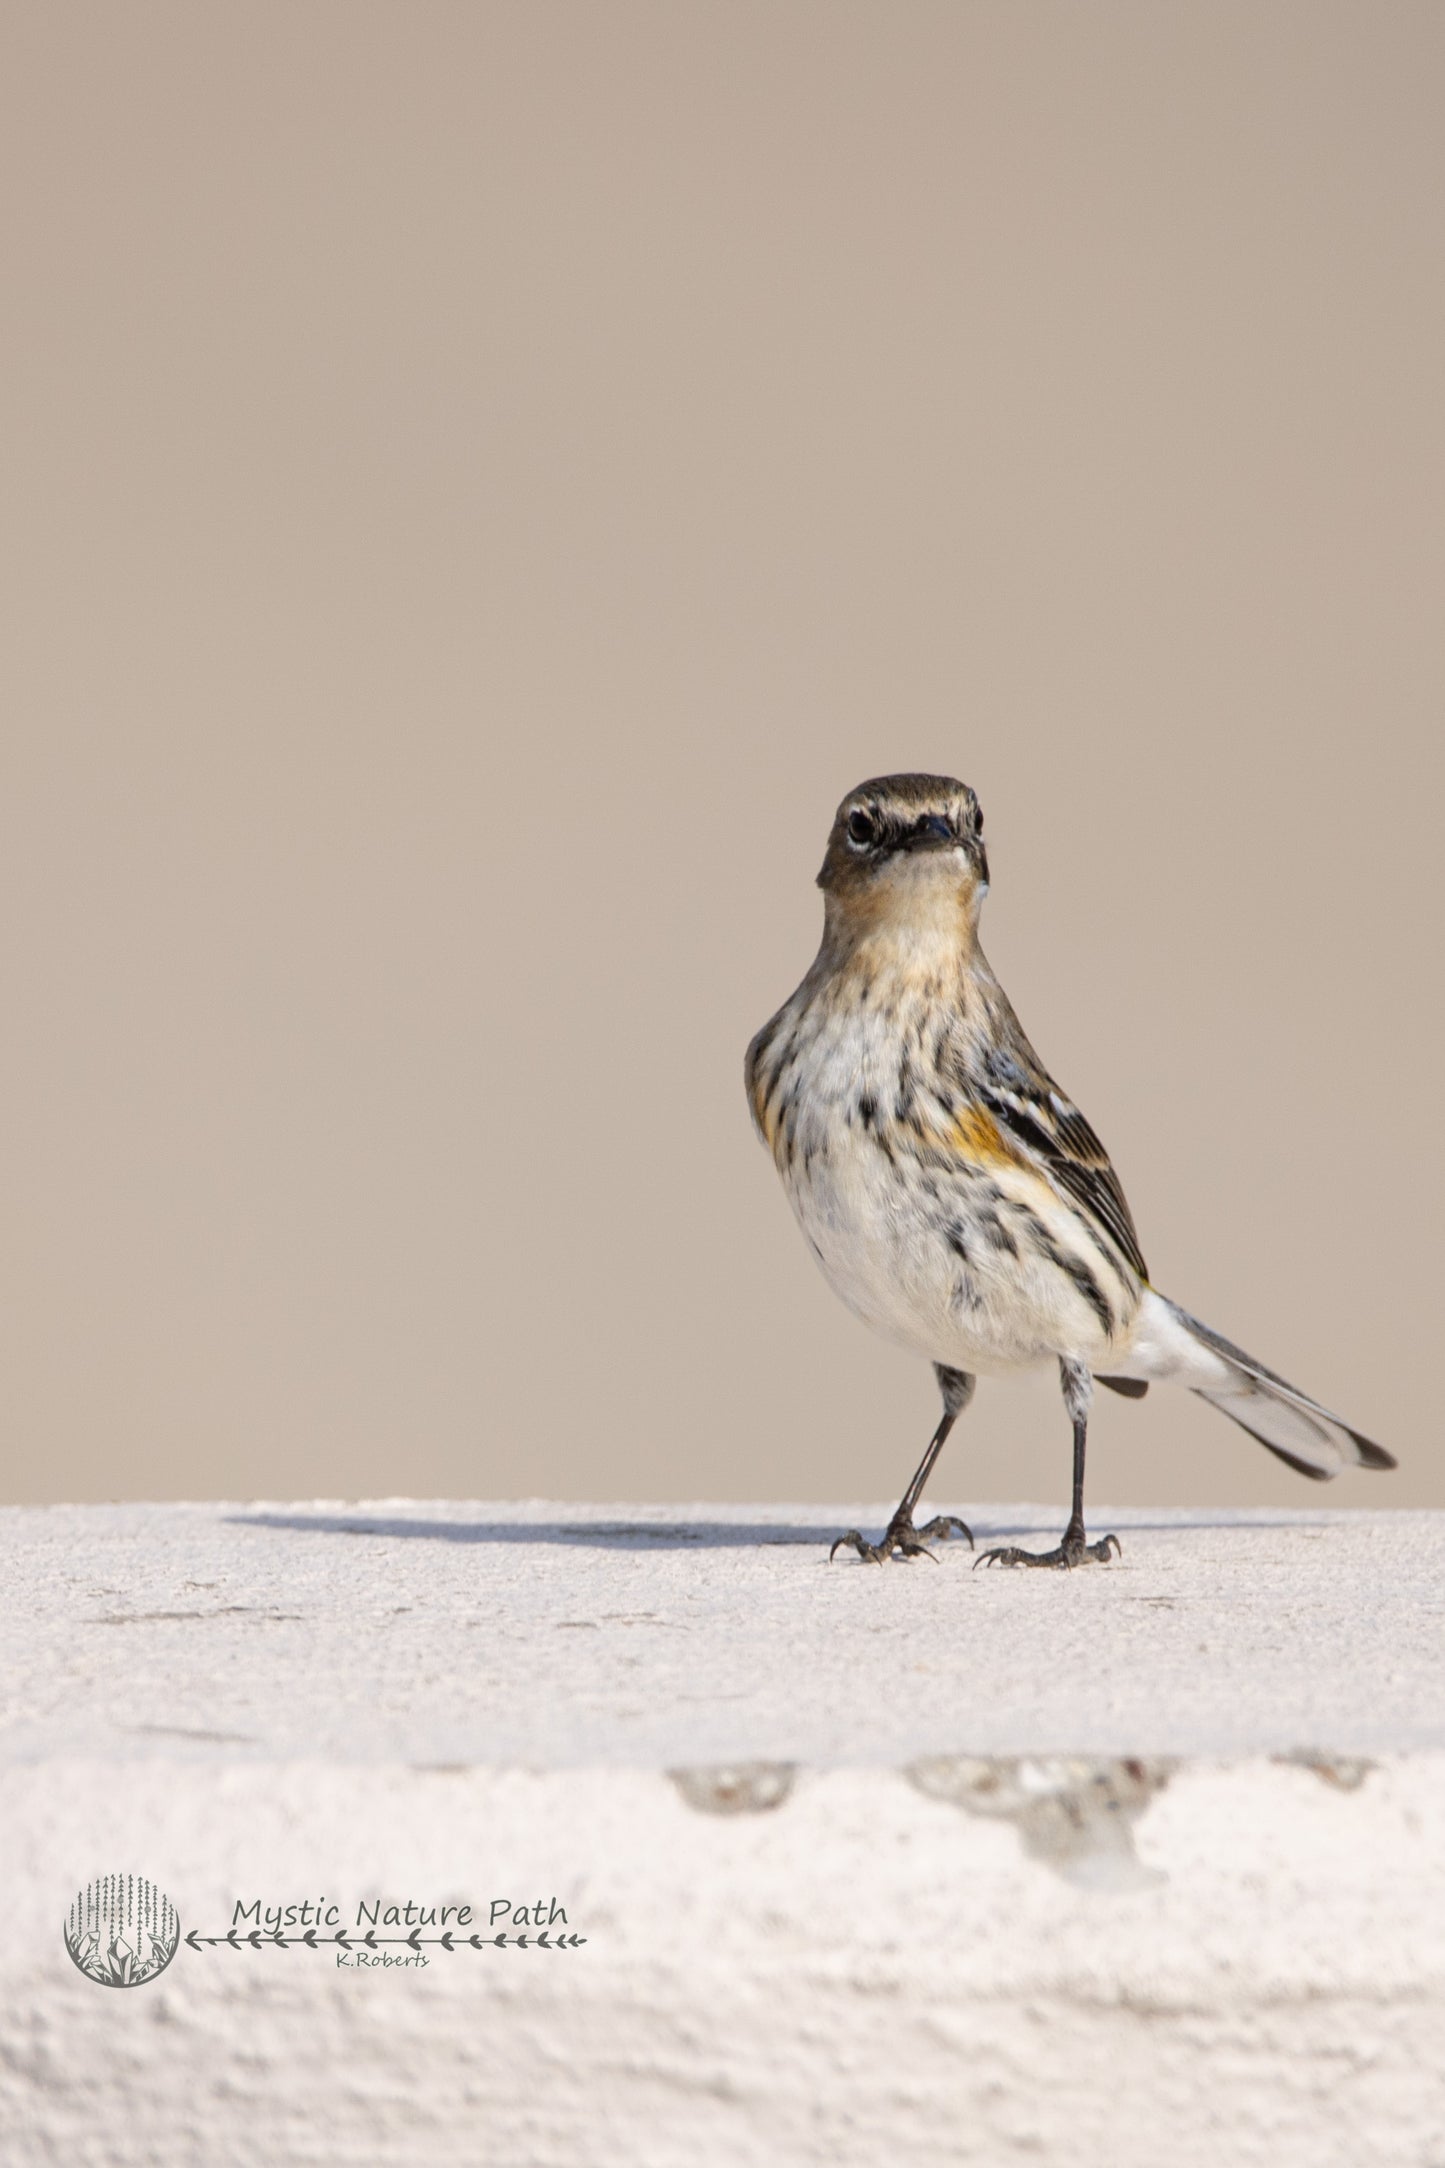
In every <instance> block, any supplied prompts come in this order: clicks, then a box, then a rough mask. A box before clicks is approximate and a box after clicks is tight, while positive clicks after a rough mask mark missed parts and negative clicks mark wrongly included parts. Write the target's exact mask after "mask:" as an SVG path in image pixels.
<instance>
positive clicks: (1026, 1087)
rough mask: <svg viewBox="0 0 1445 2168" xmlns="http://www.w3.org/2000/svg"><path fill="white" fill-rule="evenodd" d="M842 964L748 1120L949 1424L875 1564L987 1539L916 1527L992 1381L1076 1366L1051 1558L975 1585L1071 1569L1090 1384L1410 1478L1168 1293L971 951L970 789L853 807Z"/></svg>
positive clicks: (843, 1274)
mask: <svg viewBox="0 0 1445 2168" xmlns="http://www.w3.org/2000/svg"><path fill="white" fill-rule="evenodd" d="M818 886H819V887H820V888H821V889H822V891H823V895H824V899H825V904H824V922H823V944H822V947H821V948H820V949H819V951H818V955H817V958H816V960H815V962H814V964H813V966H812V969H811V970H810V971H809V973H808V975H807V977H806V978H805V979H804V980H803V983H802V985H801V986H800V987H799V988H798V990H797V992H796V993H795V994H794V995H793V996H792V998H791V1000H789V1001H786V1002H784V1004H783V1006H782V1008H781V1009H779V1011H778V1013H777V1015H776V1016H774V1017H772V1018H771V1019H770V1020H769V1022H768V1023H766V1024H764V1026H763V1028H762V1030H761V1031H760V1032H759V1033H758V1035H757V1037H756V1038H755V1039H754V1040H753V1042H752V1045H751V1046H750V1047H749V1048H748V1053H747V1066H746V1077H747V1088H748V1099H749V1101H750V1103H751V1106H752V1110H753V1118H754V1120H755V1121H756V1123H757V1126H758V1131H759V1134H760V1135H761V1136H762V1138H763V1139H764V1141H765V1142H766V1144H767V1145H768V1147H769V1149H770V1151H771V1152H772V1155H773V1159H774V1161H775V1163H776V1165H777V1169H778V1172H779V1174H780V1175H781V1176H782V1179H783V1187H784V1188H785V1189H786V1191H787V1193H788V1201H789V1203H790V1204H791V1205H792V1207H793V1210H794V1212H795V1213H796V1214H797V1218H798V1224H799V1226H800V1227H801V1228H802V1230H803V1233H804V1234H805V1235H806V1236H807V1239H808V1245H809V1247H810V1249H811V1250H812V1251H813V1254H814V1256H815V1257H816V1258H817V1260H818V1263H819V1264H820V1265H821V1267H822V1269H823V1272H824V1275H825V1277H826V1278H827V1280H828V1282H829V1284H830V1286H832V1287H833V1289H834V1290H835V1291H836V1292H837V1293H838V1294H839V1295H841V1296H842V1298H843V1300H844V1302H846V1303H847V1305H848V1307H849V1309H850V1310H852V1311H853V1312H854V1313H855V1315H856V1316H858V1317H861V1318H862V1319H863V1321H864V1323H865V1324H868V1325H872V1326H873V1327H874V1328H875V1329H876V1330H877V1331H879V1332H881V1333H882V1334H884V1336H885V1337H886V1338H887V1339H890V1340H893V1341H895V1342H897V1343H899V1344H900V1345H901V1346H903V1347H906V1348H911V1349H913V1350H915V1351H916V1352H917V1353H918V1354H920V1355H926V1356H928V1357H929V1358H930V1359H931V1360H932V1362H933V1367H934V1370H935V1372H936V1373H937V1377H938V1383H939V1387H940V1390H941V1391H942V1394H943V1419H942V1421H941V1422H940V1423H939V1425H938V1428H937V1430H936V1431H935V1432H934V1434H933V1437H932V1439H931V1440H930V1441H929V1445H928V1450H927V1451H926V1452H925V1454H924V1456H923V1459H922V1461H921V1462H920V1464H919V1467H918V1470H917V1472H916V1474H915V1475H914V1478H913V1481H912V1482H911V1483H910V1484H909V1486H908V1488H907V1490H906V1491H905V1492H904V1494H903V1497H902V1499H901V1500H900V1501H899V1505H898V1510H897V1512H896V1513H895V1514H894V1516H893V1519H892V1520H891V1522H890V1523H889V1525H888V1529H887V1532H886V1533H885V1535H884V1537H883V1540H882V1542H881V1543H878V1544H872V1543H866V1542H865V1541H864V1539H863V1537H862V1536H861V1535H860V1534H859V1532H858V1530H857V1529H856V1528H854V1529H849V1531H848V1533H847V1534H846V1535H844V1536H840V1537H839V1538H838V1541H837V1543H835V1544H834V1546H833V1551H834V1552H836V1551H837V1550H838V1549H839V1548H840V1547H841V1546H842V1545H844V1544H851V1545H852V1546H853V1547H854V1548H855V1549H856V1550H857V1552H858V1553H859V1555H860V1557H863V1558H868V1559H877V1560H878V1561H879V1562H880V1563H881V1562H882V1561H883V1560H884V1559H886V1558H889V1557H892V1556H894V1555H898V1556H901V1557H904V1558H912V1557H916V1556H917V1555H918V1554H919V1553H920V1552H921V1551H923V1549H924V1546H925V1543H926V1542H927V1541H928V1540H930V1539H933V1538H937V1537H943V1536H949V1535H953V1534H955V1533H956V1534H958V1535H962V1536H966V1537H967V1538H968V1542H969V1544H970V1546H971V1545H972V1543H973V1537H972V1535H971V1533H970V1531H969V1530H968V1528H967V1527H966V1526H965V1524H964V1523H963V1522H962V1521H961V1520H959V1519H957V1517H956V1516H954V1515H951V1514H947V1515H944V1516H942V1517H941V1518H939V1519H936V1520H932V1521H930V1522H929V1523H928V1525H927V1526H926V1527H925V1528H921V1529H918V1528H915V1527H914V1525H913V1512H914V1508H915V1507H916V1505H917V1504H918V1501H919V1499H920V1497H921V1496H922V1494H923V1487H924V1485H925V1483H926V1482H927V1481H928V1478H929V1475H930V1473H931V1472H932V1469H933V1464H934V1462H935V1461H936V1460H937V1458H938V1455H939V1453H940V1451H941V1450H942V1447H943V1442H944V1440H945V1438H946V1437H947V1436H948V1433H949V1431H950V1430H951V1429H952V1428H953V1425H954V1423H955V1421H956V1420H957V1418H958V1416H959V1415H960V1414H961V1412H962V1411H963V1409H964V1408H965V1407H966V1406H967V1404H968V1402H969V1400H970V1399H971V1398H972V1395H973V1388H974V1380H975V1378H976V1377H977V1376H978V1375H979V1374H980V1373H984V1374H989V1373H993V1372H1004V1371H1010V1370H1021V1369H1026V1368H1028V1367H1030V1366H1032V1365H1035V1364H1038V1363H1043V1362H1057V1364H1058V1366H1059V1375H1060V1378H1061V1380H1062V1383H1063V1393H1064V1405H1065V1407H1066V1409H1067V1410H1068V1413H1069V1417H1070V1419H1071V1421H1072V1423H1073V1430H1074V1491H1073V1511H1072V1512H1071V1514H1070V1516H1069V1525H1068V1527H1067V1528H1066V1529H1065V1530H1064V1534H1063V1537H1062V1540H1061V1541H1060V1542H1059V1544H1058V1545H1057V1547H1056V1548H1055V1549H1054V1550H1052V1551H1043V1552H1033V1551H1022V1550H1019V1549H1017V1548H1016V1547H1015V1546H1012V1545H1006V1546H1003V1547H1001V1548H998V1549H995V1550H990V1551H985V1552H983V1553H982V1554H981V1556H980V1557H979V1559H978V1560H977V1561H976V1563H978V1564H979V1565H983V1564H985V1563H996V1564H998V1565H1006V1566H1075V1565H1079V1564H1080V1563H1082V1561H1083V1560H1085V1559H1090V1558H1094V1559H1106V1558H1108V1557H1109V1556H1110V1554H1111V1552H1113V1551H1117V1550H1118V1548H1119V1542H1118V1538H1117V1537H1115V1536H1104V1537H1101V1538H1100V1540H1099V1541H1098V1542H1096V1543H1089V1542H1086V1541H1085V1537H1084V1439H1085V1432H1086V1429H1087V1426H1088V1419H1089V1408H1090V1405H1091V1402H1092V1399H1093V1390H1094V1380H1095V1378H1097V1379H1098V1380H1099V1382H1100V1383H1101V1384H1103V1385H1108V1386H1112V1387H1113V1389H1114V1390H1115V1391H1116V1392H1121V1393H1125V1394H1128V1395H1130V1396H1131V1397H1138V1396H1140V1395H1142V1394H1144V1393H1146V1392H1147V1391H1148V1389H1149V1385H1150V1383H1151V1381H1152V1380H1153V1379H1155V1378H1166V1379H1169V1380H1171V1381H1172V1382H1174V1383H1175V1384H1179V1385H1187V1386H1188V1387H1190V1389H1191V1390H1192V1391H1194V1392H1196V1393H1199V1394H1200V1395H1202V1397H1203V1398H1204V1399H1205V1400H1208V1401H1210V1402H1211V1403H1212V1404H1213V1405H1214V1406H1215V1407H1216V1408H1222V1409H1223V1411H1224V1413H1225V1414H1226V1415H1228V1416H1232V1417H1233V1419H1234V1421H1235V1422H1236V1423H1238V1424H1239V1425H1240V1426H1241V1428H1242V1429H1244V1430H1247V1431H1248V1432H1249V1433H1250V1435H1251V1437H1254V1438H1257V1439H1258V1440H1259V1442H1260V1444H1261V1445H1265V1446H1268V1448H1269V1450H1270V1451H1271V1452H1272V1453H1277V1454H1278V1455H1279V1457H1280V1459H1281V1460H1283V1461H1287V1462H1288V1463H1289V1465H1290V1467H1291V1468H1297V1469H1298V1470H1299V1472H1300V1474H1301V1475H1308V1476H1316V1477H1321V1478H1322V1477H1325V1476H1331V1475H1334V1474H1336V1473H1337V1472H1338V1470H1339V1469H1340V1468H1341V1467H1343V1466H1344V1465H1345V1464H1346V1463H1347V1462H1354V1463H1356V1464H1358V1465H1359V1466H1360V1467H1362V1468H1393V1467H1394V1465H1395V1462H1394V1460H1393V1458H1392V1457H1391V1455H1390V1454H1388V1453H1387V1452H1385V1451H1384V1450H1383V1449H1382V1448H1381V1447H1380V1446H1378V1445H1372V1444H1371V1443H1370V1441H1369V1439H1368V1438H1362V1437H1361V1436H1360V1435H1359V1433H1358V1432H1357V1431H1353V1430H1351V1429H1350V1427H1349V1425H1348V1424H1346V1423H1342V1422H1341V1421H1340V1419H1339V1417H1338V1416H1336V1415H1331V1414H1330V1412H1329V1410H1328V1409H1327V1408H1322V1407H1321V1406H1320V1405H1319V1403H1318V1401H1314V1400H1311V1399H1310V1398H1309V1396H1308V1395H1307V1394H1305V1393H1302V1392H1299V1391H1297V1390H1296V1388H1295V1387H1294V1386H1293V1385H1289V1384H1286V1382H1285V1380H1284V1379H1283V1378H1281V1377H1277V1376H1276V1375H1275V1373H1274V1371H1272V1370H1266V1369H1265V1367H1264V1365H1263V1363H1258V1362H1256V1361H1255V1359H1254V1357H1253V1356H1252V1355H1246V1354H1245V1353H1244V1351H1243V1350H1242V1349H1241V1348H1237V1347H1235V1346H1234V1345H1233V1343H1232V1342H1231V1341H1229V1340H1226V1339H1224V1338H1222V1336H1221V1335H1220V1334H1219V1333H1217V1332H1212V1331H1211V1330H1210V1328H1209V1327H1208V1326H1207V1325H1201V1324H1200V1323H1199V1321H1198V1319H1197V1318H1193V1317H1190V1316H1189V1314H1188V1312H1187V1311H1184V1310H1181V1309H1180V1308H1179V1305H1178V1304H1177V1303H1174V1302H1171V1301H1170V1300H1169V1298H1168V1297H1167V1296H1166V1295H1161V1294H1159V1293H1157V1292H1156V1290H1155V1289H1154V1288H1152V1287H1151V1286H1150V1285H1149V1275H1148V1269H1147V1267H1146V1266H1145V1263H1144V1259H1143V1255H1142V1254H1141V1252H1140V1248H1139V1238H1138V1236H1137V1235H1136V1233H1135V1232H1134V1222H1133V1219H1132V1218H1131V1216H1130V1212H1129V1207H1128V1205H1127V1203H1126V1202H1125V1200H1124V1192H1123V1190H1122V1189H1121V1188H1120V1186H1119V1178H1118V1176H1117V1175H1116V1174H1115V1172H1114V1169H1113V1167H1112V1166H1111V1165H1110V1163H1109V1155H1108V1154H1107V1152H1106V1151H1105V1150H1104V1147H1103V1145H1102V1144H1100V1142H1099V1140H1098V1138H1097V1137H1096V1136H1095V1134H1094V1132H1093V1130H1092V1129H1091V1128H1090V1127H1089V1124H1088V1123H1087V1122H1086V1121H1085V1119H1084V1117H1083V1115H1082V1114H1081V1113H1080V1112H1079V1110H1078V1108H1077V1107H1076V1106H1074V1105H1073V1103H1072V1102H1071V1101H1070V1100H1068V1099H1066V1098H1065V1096H1064V1094H1063V1093H1062V1092H1061V1091H1060V1090H1059V1088H1058V1086H1057V1085H1056V1084H1055V1083H1054V1081H1053V1078H1052V1077H1051V1076H1050V1075H1049V1074H1048V1072H1047V1070H1046V1069H1045V1068H1044V1066H1043V1064H1042V1063H1041V1062H1040V1060H1039V1058H1038V1056H1037V1054H1035V1052H1034V1050H1033V1048H1032V1047H1031V1046H1030V1045H1029V1042H1028V1040H1027V1039H1026V1038H1025V1037H1024V1034H1023V1030H1022V1027H1021V1026H1020V1024H1019V1020H1018V1018H1017V1017H1016V1016H1015V1015H1014V1012H1013V1009H1012V1008H1011V1007H1010V1005H1009V1000H1008V996H1007V995H1006V994H1005V993H1004V990H1003V988H1002V987H1001V986H1000V985H999V983H998V980H997V979H996V978H995V977H994V975H993V973H992V971H991V970H990V969H989V966H988V961H987V959H986V957H985V956H984V953H983V950H982V949H981V948H980V947H979V945H978V919H979V911H980V907H981V906H982V903H983V899H984V897H985V896H986V895H987V893H988V859H987V856H986V855H985V852H984V847H983V815H982V814H981V813H980V811H979V807H978V800H977V799H976V798H975V796H974V794H973V792H972V791H971V790H970V789H969V788H968V786H967V784H964V783H959V782H955V781H954V779H953V777H952V776H940V775H887V776H878V777H875V778H874V779H873V780H872V781H871V782H867V783H860V784H859V786H858V788H857V789H856V790H854V791H850V792H849V793H848V796H847V797H846V798H845V799H844V800H843V803H842V804H841V805H840V806H839V808H838V812H837V817H836V818H835V820H834V822H833V829H832V833H831V835H830V836H829V838H828V850H827V855H826V857H825V858H824V860H823V870H822V872H821V873H820V874H819V875H818Z"/></svg>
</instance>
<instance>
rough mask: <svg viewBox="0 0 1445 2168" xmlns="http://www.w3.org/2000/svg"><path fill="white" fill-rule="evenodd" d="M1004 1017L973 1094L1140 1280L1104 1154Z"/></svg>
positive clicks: (1132, 1239) (1133, 1241)
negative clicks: (1005, 1032)
mask: <svg viewBox="0 0 1445 2168" xmlns="http://www.w3.org/2000/svg"><path fill="white" fill-rule="evenodd" d="M1009 1022H1010V1024H1011V1025H1012V1030H1011V1032H1010V1034H1009V1039H1010V1042H1011V1043H1009V1044H1008V1045H1006V1046H996V1047H993V1048H991V1049H990V1051H989V1054H988V1056H987V1057H986V1062H985V1067H986V1076H985V1078H984V1079H982V1080H981V1081H980V1083H979V1086H978V1090H979V1096H980V1097H981V1098H982V1100H983V1101H984V1104H985V1105H986V1106H987V1107H988V1110H989V1112H990V1113H991V1114H992V1115H993V1117H994V1119H995V1120H996V1121H997V1122H998V1123H999V1125H1000V1127H1001V1128H1002V1129H1003V1130H1004V1132H1005V1133H1006V1135H1008V1136H1009V1137H1010V1138H1011V1139H1012V1140H1013V1141H1014V1142H1015V1143H1017V1144H1021V1145H1023V1146H1024V1148H1025V1149H1026V1150H1027V1151H1028V1152H1029V1153H1030V1154H1032V1156H1033V1157H1034V1158H1035V1159H1037V1160H1038V1161H1039V1162H1040V1163H1041V1165H1042V1167H1043V1170H1044V1172H1045V1173H1046V1174H1048V1175H1049V1176H1050V1177H1051V1178H1052V1179H1053V1181H1054V1182H1055V1183H1056V1184H1057V1185H1058V1187H1059V1188H1060V1189H1061V1190H1062V1191H1063V1192H1064V1194H1065V1196H1066V1197H1067V1198H1068V1199H1069V1200H1070V1202H1071V1203H1073V1204H1075V1205H1077V1206H1079V1207H1080V1208H1081V1209H1082V1210H1083V1211H1084V1212H1085V1213H1086V1214H1087V1215H1088V1216H1089V1218H1090V1219H1092V1220H1093V1221H1094V1223H1095V1224H1096V1226H1098V1227H1099V1228H1100V1229H1101V1230H1102V1232H1103V1233H1104V1234H1105V1235H1106V1236H1107V1237H1108V1238H1109V1240H1110V1241H1111V1242H1112V1243H1113V1244H1114V1246H1115V1248H1116V1249H1118V1250H1119V1251H1120V1252H1121V1254H1122V1255H1123V1256H1124V1257H1125V1258H1126V1259H1127V1260H1128V1262H1129V1263H1130V1264H1131V1265H1132V1266H1133V1268H1134V1270H1135V1271H1136V1272H1137V1273H1138V1275H1139V1277H1140V1279H1141V1280H1147V1279H1148V1277H1149V1267H1148V1266H1147V1265H1146V1264H1145V1262H1144V1253H1143V1251H1142V1250H1141V1249H1140V1247H1139V1237H1138V1234H1137V1233H1136V1232H1135V1228H1134V1217H1133V1214H1132V1213H1131V1212H1130V1210H1129V1203H1128V1199H1127V1198H1126V1197H1125V1195H1124V1191H1123V1187H1122V1185H1121V1183H1120V1181H1119V1177H1118V1175H1117V1174H1116V1173H1115V1172H1114V1168H1113V1164H1112V1162H1111V1160H1110V1158H1109V1155H1108V1153H1107V1152H1106V1151H1105V1150H1104V1147H1103V1145H1102V1144H1101V1143H1100V1142H1099V1139H1098V1138H1097V1136H1096V1135H1095V1134H1094V1131H1093V1129H1092V1128H1091V1127H1090V1125H1089V1123H1088V1122H1087V1121H1086V1120H1085V1118H1084V1116H1083V1115H1082V1114H1081V1113H1080V1112H1079V1110H1078V1108H1077V1107H1076V1106H1075V1105H1074V1103H1073V1101H1072V1100H1070V1099H1067V1098H1065V1096H1064V1094H1063V1093H1062V1092H1061V1091H1060V1090H1059V1088H1058V1086H1057V1084H1055V1082H1054V1080H1053V1078H1052V1077H1051V1076H1050V1075H1049V1073H1048V1071H1047V1070H1046V1069H1045V1068H1044V1066H1043V1064H1042V1063H1041V1062H1040V1060H1039V1058H1038V1056H1037V1055H1036V1054H1035V1052H1034V1050H1033V1048H1032V1047H1031V1046H1030V1045H1029V1043H1028V1040H1027V1039H1026V1038H1025V1037H1024V1035H1023V1031H1022V1028H1021V1027H1020V1025H1019V1023H1018V1019H1017V1018H1016V1017H1013V1016H1012V1015H1011V1016H1010V1018H1009Z"/></svg>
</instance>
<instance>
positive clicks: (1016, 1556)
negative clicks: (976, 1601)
mask: <svg viewBox="0 0 1445 2168" xmlns="http://www.w3.org/2000/svg"><path fill="white" fill-rule="evenodd" d="M1123 1555H1124V1551H1123V1545H1122V1544H1121V1543H1120V1541H1119V1538H1118V1537H1117V1536H1100V1538H1099V1540H1098V1542H1097V1543H1085V1541H1084V1539H1083V1536H1082V1535H1078V1536H1068V1535H1066V1536H1065V1537H1064V1538H1063V1540H1062V1541H1061V1542H1059V1543H1057V1544H1055V1546H1054V1548H1053V1550H1051V1551H1021V1550H1020V1549H1019V1548H1018V1545H1017V1544H1014V1543H1000V1544H996V1545H995V1546H994V1548H993V1549H992V1550H990V1551H980V1552H979V1554H978V1556H977V1558H976V1559H975V1560H974V1562H973V1563H974V1567H975V1569H977V1568H978V1567H979V1566H1053V1567H1056V1568H1059V1569H1062V1570H1064V1571H1067V1570H1069V1569H1070V1568H1071V1567H1074V1566H1082V1565H1086V1564H1087V1563H1088V1561H1089V1560H1090V1559H1097V1560H1098V1561H1099V1563H1100V1564H1101V1565H1102V1564H1103V1563H1104V1562H1105V1560H1107V1559H1109V1558H1111V1557H1112V1558H1122V1557H1123Z"/></svg>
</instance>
